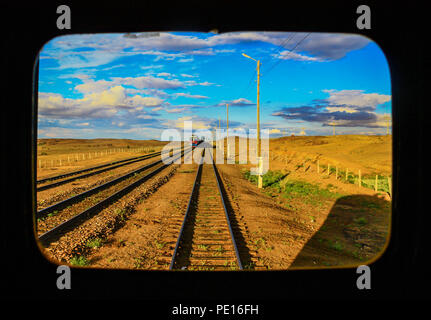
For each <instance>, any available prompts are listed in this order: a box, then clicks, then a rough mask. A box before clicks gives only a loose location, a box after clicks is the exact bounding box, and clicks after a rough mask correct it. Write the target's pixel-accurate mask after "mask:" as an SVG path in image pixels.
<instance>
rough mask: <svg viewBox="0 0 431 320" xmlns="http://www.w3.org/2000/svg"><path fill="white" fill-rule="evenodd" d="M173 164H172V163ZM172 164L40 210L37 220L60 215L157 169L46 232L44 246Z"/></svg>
mask: <svg viewBox="0 0 431 320" xmlns="http://www.w3.org/2000/svg"><path fill="white" fill-rule="evenodd" d="M191 150H192V149H191V148H190V149H187V150H185V151H181V152H179V153H177V154H176V155H175V157H174V158H173V161H172V163H174V162H175V160H177V159H179V158H181V157H182V156H183V155H185V154H187V153H189V152H191ZM170 164H171V163H170ZM170 164H165V163H163V161H162V160H158V161H155V162H153V163H150V164H148V165H146V166H144V167H142V168H139V169H137V170H135V171H133V172H131V173H128V174H126V175H123V176H121V177H119V178H117V179H115V180H112V181H109V182H107V183H105V184H103V185H100V186H98V187H96V188H93V189H91V190H88V191H86V192H83V193H81V194H79V195H76V196H73V197H71V198H68V199H66V200H64V201H61V202H59V203H57V204H55V205H52V206H50V207H48V208H45V209H42V210H39V211H38V212H37V218H43V217H45V216H46V215H48V214H49V213H52V212H56V213H57V214H58V211H61V210H63V209H64V208H66V207H68V206H70V205H72V204H74V203H77V202H79V201H81V200H83V199H86V198H88V197H90V196H92V195H93V194H96V193H98V192H100V191H102V190H104V189H107V188H108V187H111V186H113V185H115V184H118V183H120V182H122V181H124V180H125V179H128V178H130V177H133V176H134V175H136V174H138V173H142V172H144V171H147V170H148V169H150V168H153V167H156V169H154V170H152V171H151V172H149V173H147V174H145V175H144V176H142V177H140V178H139V179H137V180H136V181H134V182H132V183H130V184H128V185H127V186H125V187H122V188H121V189H120V190H117V191H115V192H114V193H113V194H111V195H109V196H108V197H105V198H103V199H102V200H101V201H98V202H97V203H96V204H94V205H93V206H91V207H90V208H87V209H85V210H84V211H81V212H79V213H77V214H75V215H73V217H71V218H70V219H67V220H66V221H64V222H62V223H61V224H59V225H57V226H55V227H54V228H52V229H50V230H48V231H46V232H44V233H43V234H42V235H40V236H39V238H38V239H39V241H40V242H41V243H42V245H44V246H48V245H49V244H50V243H51V242H53V241H55V240H56V239H58V238H59V237H60V236H61V235H63V234H64V233H66V232H67V231H69V230H72V229H73V228H76V227H77V226H78V225H80V224H82V223H83V222H85V221H86V220H87V219H89V218H90V217H92V216H93V215H94V214H96V213H97V212H99V211H100V210H102V209H103V208H104V207H106V206H107V205H109V204H111V203H113V202H114V201H115V200H117V199H119V198H120V197H122V196H123V195H125V194H127V193H128V192H130V191H132V190H133V189H134V188H136V187H137V186H138V185H140V184H142V183H143V182H145V181H147V180H148V179H150V178H151V177H152V176H154V175H155V174H157V173H158V172H160V171H162V170H163V169H165V168H166V167H168V166H169V165H170Z"/></svg>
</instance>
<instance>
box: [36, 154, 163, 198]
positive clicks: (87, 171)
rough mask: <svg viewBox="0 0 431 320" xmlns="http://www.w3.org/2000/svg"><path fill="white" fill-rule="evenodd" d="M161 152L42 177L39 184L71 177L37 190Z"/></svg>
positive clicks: (144, 158) (152, 156)
mask: <svg viewBox="0 0 431 320" xmlns="http://www.w3.org/2000/svg"><path fill="white" fill-rule="evenodd" d="M161 154H162V151H159V152H155V153H150V154H146V155H143V156H139V157H133V158H128V159H123V160H119V161H114V162H110V163H107V164H103V165H100V166H96V167H91V168H87V169H82V170H77V171H73V172H69V173H64V174H60V175H57V176H53V177H48V178H45V179H41V180H38V181H37V184H43V183H46V182H49V181H55V180H60V179H64V178H67V177H71V178H68V179H64V180H61V181H57V182H53V183H49V184H45V185H43V186H39V187H37V188H36V191H38V192H39V191H43V190H47V189H50V188H54V187H57V186H60V185H62V184H65V183H69V182H72V181H75V180H77V179H83V178H87V177H90V176H93V175H96V174H99V173H103V172H106V171H109V170H113V169H116V168H118V167H122V166H126V165H129V164H132V163H135V162H139V161H144V160H147V159H150V158H154V157H157V156H159V155H161ZM98 169H99V170H98ZM82 173H83V174H82Z"/></svg>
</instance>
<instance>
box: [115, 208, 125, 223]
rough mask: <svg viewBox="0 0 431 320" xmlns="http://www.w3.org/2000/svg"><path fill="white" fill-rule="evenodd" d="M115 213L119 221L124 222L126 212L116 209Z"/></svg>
mask: <svg viewBox="0 0 431 320" xmlns="http://www.w3.org/2000/svg"><path fill="white" fill-rule="evenodd" d="M115 213H116V214H117V215H118V216H119V217H120V220H121V221H125V220H126V210H124V209H117V210H116V211H115Z"/></svg>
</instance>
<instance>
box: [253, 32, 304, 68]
mask: <svg viewBox="0 0 431 320" xmlns="http://www.w3.org/2000/svg"><path fill="white" fill-rule="evenodd" d="M310 34H311V33H310V32H309V33H307V34H306V35H305V36H304V37H303V38H302V39H301V40H300V41H299V42H298V43H297V44H296V45H295V47H293V49H291V50H289V53H288V54H287V55H286V56H285V57H287V56H289V54H291V53H292V52H293V51H294V50H295V49H296V48H297V47H298V46H299V45H300V44H301V42H302V41H304V40H305V39H306V38H307V37H308V36H309V35H310ZM283 60H287V59H280V60H279V61H277V62H276V63H275V64H274V65H273V66H272V67H271V68H270V69H269V70H267V71H266V73H265V74H264V75H262V76H261V77H263V76H265V75H267V74H268V73H269V72H270V71H271V70H273V69H274V68H275V67H276V66H278V65H279V64H280V63H281V62H283Z"/></svg>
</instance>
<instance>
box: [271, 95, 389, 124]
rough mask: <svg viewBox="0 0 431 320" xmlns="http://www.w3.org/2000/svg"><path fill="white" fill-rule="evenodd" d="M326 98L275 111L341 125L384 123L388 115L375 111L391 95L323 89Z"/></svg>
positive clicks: (290, 118) (304, 119)
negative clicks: (326, 95)
mask: <svg viewBox="0 0 431 320" xmlns="http://www.w3.org/2000/svg"><path fill="white" fill-rule="evenodd" d="M323 91H324V92H326V93H329V97H328V98H326V99H319V100H313V101H312V102H311V104H310V105H304V106H300V107H284V108H282V109H280V110H277V111H276V112H274V113H272V115H273V116H277V117H281V118H284V119H286V120H303V121H307V122H316V123H321V124H322V126H331V125H336V126H339V127H368V128H379V127H383V126H385V124H386V123H385V117H386V116H385V115H381V114H377V113H376V112H375V110H376V108H377V106H378V105H381V104H383V103H386V102H389V101H390V100H391V96H390V95H383V94H378V93H364V92H363V90H341V91H337V90H323Z"/></svg>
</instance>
